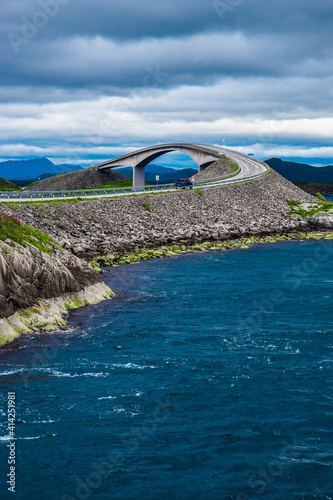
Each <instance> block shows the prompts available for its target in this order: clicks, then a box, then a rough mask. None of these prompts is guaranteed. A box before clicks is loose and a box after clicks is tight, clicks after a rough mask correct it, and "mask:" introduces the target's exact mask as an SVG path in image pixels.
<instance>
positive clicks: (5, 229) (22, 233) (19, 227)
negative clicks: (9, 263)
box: [0, 213, 58, 253]
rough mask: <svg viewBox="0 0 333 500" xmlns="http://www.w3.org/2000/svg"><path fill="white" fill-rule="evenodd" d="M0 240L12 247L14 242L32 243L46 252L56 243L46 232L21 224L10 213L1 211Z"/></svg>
mask: <svg viewBox="0 0 333 500" xmlns="http://www.w3.org/2000/svg"><path fill="white" fill-rule="evenodd" d="M0 241H4V242H6V243H7V245H9V246H12V247H14V246H15V244H16V243H18V244H19V245H21V246H23V247H26V246H27V245H32V246H34V247H36V248H38V250H41V251H42V252H46V253H52V251H53V248H54V247H55V246H57V245H58V244H57V243H56V242H54V241H53V240H51V238H50V237H49V236H48V235H47V234H45V233H42V232H41V231H38V230H37V229H34V228H33V227H30V226H27V225H25V224H23V223H22V222H20V221H19V220H17V219H15V217H13V216H11V215H7V214H2V213H0Z"/></svg>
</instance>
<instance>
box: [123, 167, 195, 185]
mask: <svg viewBox="0 0 333 500" xmlns="http://www.w3.org/2000/svg"><path fill="white" fill-rule="evenodd" d="M113 170H116V171H117V172H119V173H120V174H122V175H124V176H125V177H127V178H128V179H132V178H133V169H132V168H130V167H116V168H114V169H113ZM197 173H198V170H196V169H194V168H180V169H175V168H171V167H162V166H160V165H155V164H154V163H150V164H149V165H147V166H146V168H145V180H146V182H149V183H151V184H156V175H158V176H159V181H158V182H159V184H169V183H170V184H171V183H173V182H176V181H177V180H178V179H188V178H189V177H192V175H195V174H197Z"/></svg>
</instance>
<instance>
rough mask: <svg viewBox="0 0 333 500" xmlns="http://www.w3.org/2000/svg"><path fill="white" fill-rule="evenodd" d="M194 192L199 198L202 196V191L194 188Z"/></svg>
mask: <svg viewBox="0 0 333 500" xmlns="http://www.w3.org/2000/svg"><path fill="white" fill-rule="evenodd" d="M194 192H195V193H197V194H198V195H199V196H203V192H202V189H200V188H195V189H194Z"/></svg>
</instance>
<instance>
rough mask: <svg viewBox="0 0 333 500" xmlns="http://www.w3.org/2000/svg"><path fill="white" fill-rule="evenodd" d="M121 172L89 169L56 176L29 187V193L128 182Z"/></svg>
mask: <svg viewBox="0 0 333 500" xmlns="http://www.w3.org/2000/svg"><path fill="white" fill-rule="evenodd" d="M126 180H127V178H126V177H124V176H123V175H122V174H120V173H119V172H116V171H114V170H112V169H110V170H108V171H100V170H98V169H97V168H96V167H89V168H85V169H83V170H76V171H75V172H69V173H68V174H60V175H55V176H53V177H49V178H48V179H44V180H42V181H39V182H35V183H33V184H31V185H30V186H28V187H27V189H26V190H27V191H59V190H60V191H67V190H68V191H70V190H75V189H83V188H87V187H96V186H102V185H103V184H109V183H112V182H119V181H126Z"/></svg>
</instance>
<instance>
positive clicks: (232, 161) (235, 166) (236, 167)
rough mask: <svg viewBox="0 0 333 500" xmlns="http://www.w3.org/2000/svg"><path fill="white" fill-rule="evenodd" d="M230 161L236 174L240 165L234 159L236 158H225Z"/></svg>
mask: <svg viewBox="0 0 333 500" xmlns="http://www.w3.org/2000/svg"><path fill="white" fill-rule="evenodd" d="M224 159H225V160H226V161H227V162H228V163H229V165H230V166H231V167H232V171H231V172H232V173H233V174H234V173H235V172H237V170H239V165H237V163H236V162H235V161H234V160H231V159H230V158H227V157H226V158H224Z"/></svg>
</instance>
